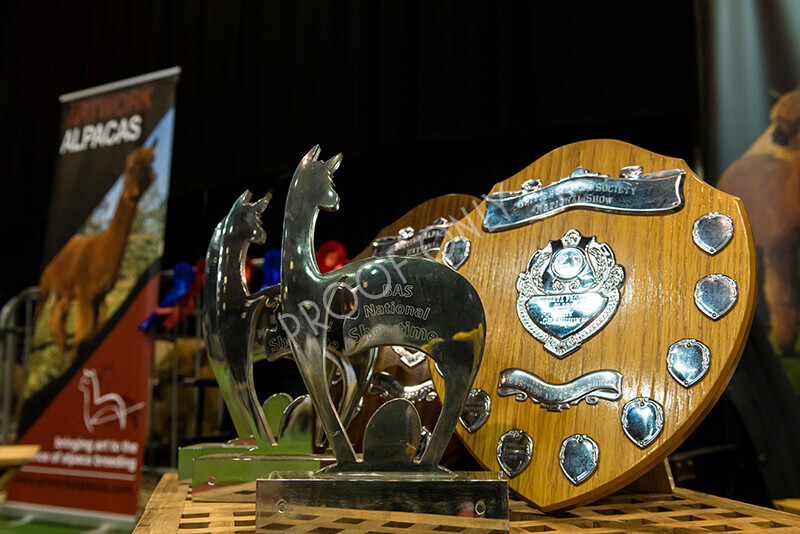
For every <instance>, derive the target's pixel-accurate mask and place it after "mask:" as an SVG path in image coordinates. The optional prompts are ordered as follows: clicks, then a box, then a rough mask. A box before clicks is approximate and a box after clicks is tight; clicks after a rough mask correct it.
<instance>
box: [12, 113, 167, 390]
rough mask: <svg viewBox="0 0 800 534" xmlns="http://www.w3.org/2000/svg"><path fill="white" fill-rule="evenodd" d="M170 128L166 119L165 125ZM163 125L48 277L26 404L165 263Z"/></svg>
mask: <svg viewBox="0 0 800 534" xmlns="http://www.w3.org/2000/svg"><path fill="white" fill-rule="evenodd" d="M173 113H174V111H170V112H168V115H170V114H173ZM171 120H172V117H170V116H165V118H164V120H162V121H161V124H169V123H170V122H171ZM161 124H160V125H159V126H157V127H156V128H155V130H154V131H153V132H152V134H151V135H150V136H149V137H148V138H147V140H146V141H145V142H144V143H143V144H142V145H141V146H137V147H135V148H132V149H131V150H130V151H129V152H128V153H127V155H126V156H125V158H124V160H122V161H120V162H119V168H120V170H121V171H122V172H121V174H120V176H119V178H118V179H117V180H116V181H115V182H114V184H113V185H112V186H111V188H110V189H109V190H108V192H107V193H106V194H105V196H104V197H103V199H102V200H101V201H100V203H99V204H98V205H97V206H96V207H95V209H94V210H93V211H92V213H91V215H90V216H89V217H88V218H87V219H86V221H85V222H84V223H83V225H82V226H81V227H80V229H79V230H78V231H77V232H76V233H75V235H74V236H72V238H70V239H69V241H67V243H66V244H65V245H64V247H63V248H61V250H59V252H58V253H57V254H56V255H55V257H54V258H53V259H52V260H51V261H50V262H49V263H48V264H47V266H45V268H44V270H43V271H42V275H41V277H40V279H39V288H40V291H41V294H40V299H39V303H38V305H37V309H36V312H35V313H36V322H35V334H34V338H33V344H34V347H33V349H34V350H33V352H32V354H31V365H30V369H29V372H28V374H27V376H26V378H25V384H24V390H23V395H22V397H23V400H24V399H27V398H29V397H30V395H32V394H34V393H36V392H37V391H39V390H40V389H41V388H42V387H44V386H46V385H47V384H48V383H49V382H50V381H51V380H53V379H54V378H56V377H58V376H61V375H62V374H63V373H64V372H65V371H66V370H67V369H69V368H70V367H71V366H72V365H73V364H74V362H75V359H76V357H77V354H78V349H79V347H80V345H81V344H82V343H84V342H87V341H89V340H91V339H92V338H93V337H94V336H95V335H96V334H97V333H98V332H99V331H100V330H101V329H102V328H103V325H104V324H105V323H106V322H107V321H108V320H109V319H110V318H111V317H113V316H114V313H115V312H116V311H117V310H118V309H119V308H120V306H122V304H123V303H124V302H125V300H126V299H127V298H128V296H129V295H130V294H131V291H132V290H133V289H134V287H135V286H136V284H137V283H138V281H139V279H140V278H141V276H142V275H143V274H144V273H145V272H146V271H147V270H148V269H149V268H150V267H151V265H152V264H153V262H155V261H156V260H157V259H158V258H160V256H161V253H162V250H163V248H164V239H163V231H164V224H165V219H166V209H165V208H166V199H167V194H168V188H169V181H168V180H169V155H168V154H165V152H166V151H167V150H169V148H168V147H170V146H171V144H172V139H171V131H170V130H169V129H168V128H163V127H161ZM166 136H169V138H166ZM161 147H163V148H161Z"/></svg>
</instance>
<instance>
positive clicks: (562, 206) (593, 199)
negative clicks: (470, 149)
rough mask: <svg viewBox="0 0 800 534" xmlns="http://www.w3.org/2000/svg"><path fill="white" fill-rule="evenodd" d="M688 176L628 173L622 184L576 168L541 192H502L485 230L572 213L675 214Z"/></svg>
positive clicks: (535, 185) (534, 183)
mask: <svg viewBox="0 0 800 534" xmlns="http://www.w3.org/2000/svg"><path fill="white" fill-rule="evenodd" d="M685 175H686V171H684V170H681V169H668V170H663V171H658V172H652V173H647V174H644V173H642V168H641V167H625V168H623V169H622V171H620V178H610V177H609V176H608V175H607V174H599V173H595V172H590V171H587V170H586V169H584V168H583V167H578V168H577V169H575V170H574V171H573V172H572V173H571V174H570V175H569V176H567V177H565V178H562V179H561V180H559V181H558V182H555V183H553V184H550V185H548V186H547V187H541V181H539V180H528V181H527V182H525V183H524V184H522V189H521V190H520V191H501V192H499V193H493V194H491V195H489V196H488V197H487V199H486V200H487V202H486V215H485V216H484V219H483V229H484V230H486V231H487V232H498V231H500V230H508V229H511V228H516V227H518V226H522V225H524V224H527V223H530V222H532V221H535V220H538V219H543V218H545V217H547V216H549V215H553V214H555V213H559V212H562V211H564V210H567V209H571V208H591V209H596V210H601V211H610V212H619V213H641V212H662V211H672V210H676V209H678V208H680V207H681V206H682V205H683V196H682V195H681V182H682V179H683V177H684V176H685Z"/></svg>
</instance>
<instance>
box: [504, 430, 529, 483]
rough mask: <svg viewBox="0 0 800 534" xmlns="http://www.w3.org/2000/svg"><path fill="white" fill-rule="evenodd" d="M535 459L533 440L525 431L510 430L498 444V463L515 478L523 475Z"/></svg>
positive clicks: (509, 475) (506, 472) (507, 473)
mask: <svg viewBox="0 0 800 534" xmlns="http://www.w3.org/2000/svg"><path fill="white" fill-rule="evenodd" d="M532 457H533V438H532V437H530V435H529V434H528V433H527V432H525V431H524V430H517V429H514V430H509V431H508V432H506V433H505V434H503V435H502V436H500V439H499V440H498V442H497V463H499V464H500V467H501V468H502V469H503V472H504V473H505V474H506V475H508V478H514V477H515V476H517V475H519V474H520V473H522V472H523V471H524V470H525V468H526V467H528V464H529V463H531V458H532Z"/></svg>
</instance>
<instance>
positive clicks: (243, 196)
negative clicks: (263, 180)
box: [239, 189, 253, 204]
mask: <svg viewBox="0 0 800 534" xmlns="http://www.w3.org/2000/svg"><path fill="white" fill-rule="evenodd" d="M252 196H253V193H251V192H250V190H249V189H248V190H246V191H245V192H244V193H242V194H241V195H240V196H239V202H241V203H242V204H247V203H248V202H250V198H251V197H252Z"/></svg>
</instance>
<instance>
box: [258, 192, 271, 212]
mask: <svg viewBox="0 0 800 534" xmlns="http://www.w3.org/2000/svg"><path fill="white" fill-rule="evenodd" d="M270 200H272V193H267V194H266V195H264V196H263V197H262V198H260V199H258V201H257V202H256V203H255V204H254V205H255V207H256V209H258V210H259V211H264V210H265V209H266V208H267V206H268V205H269V201H270Z"/></svg>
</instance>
